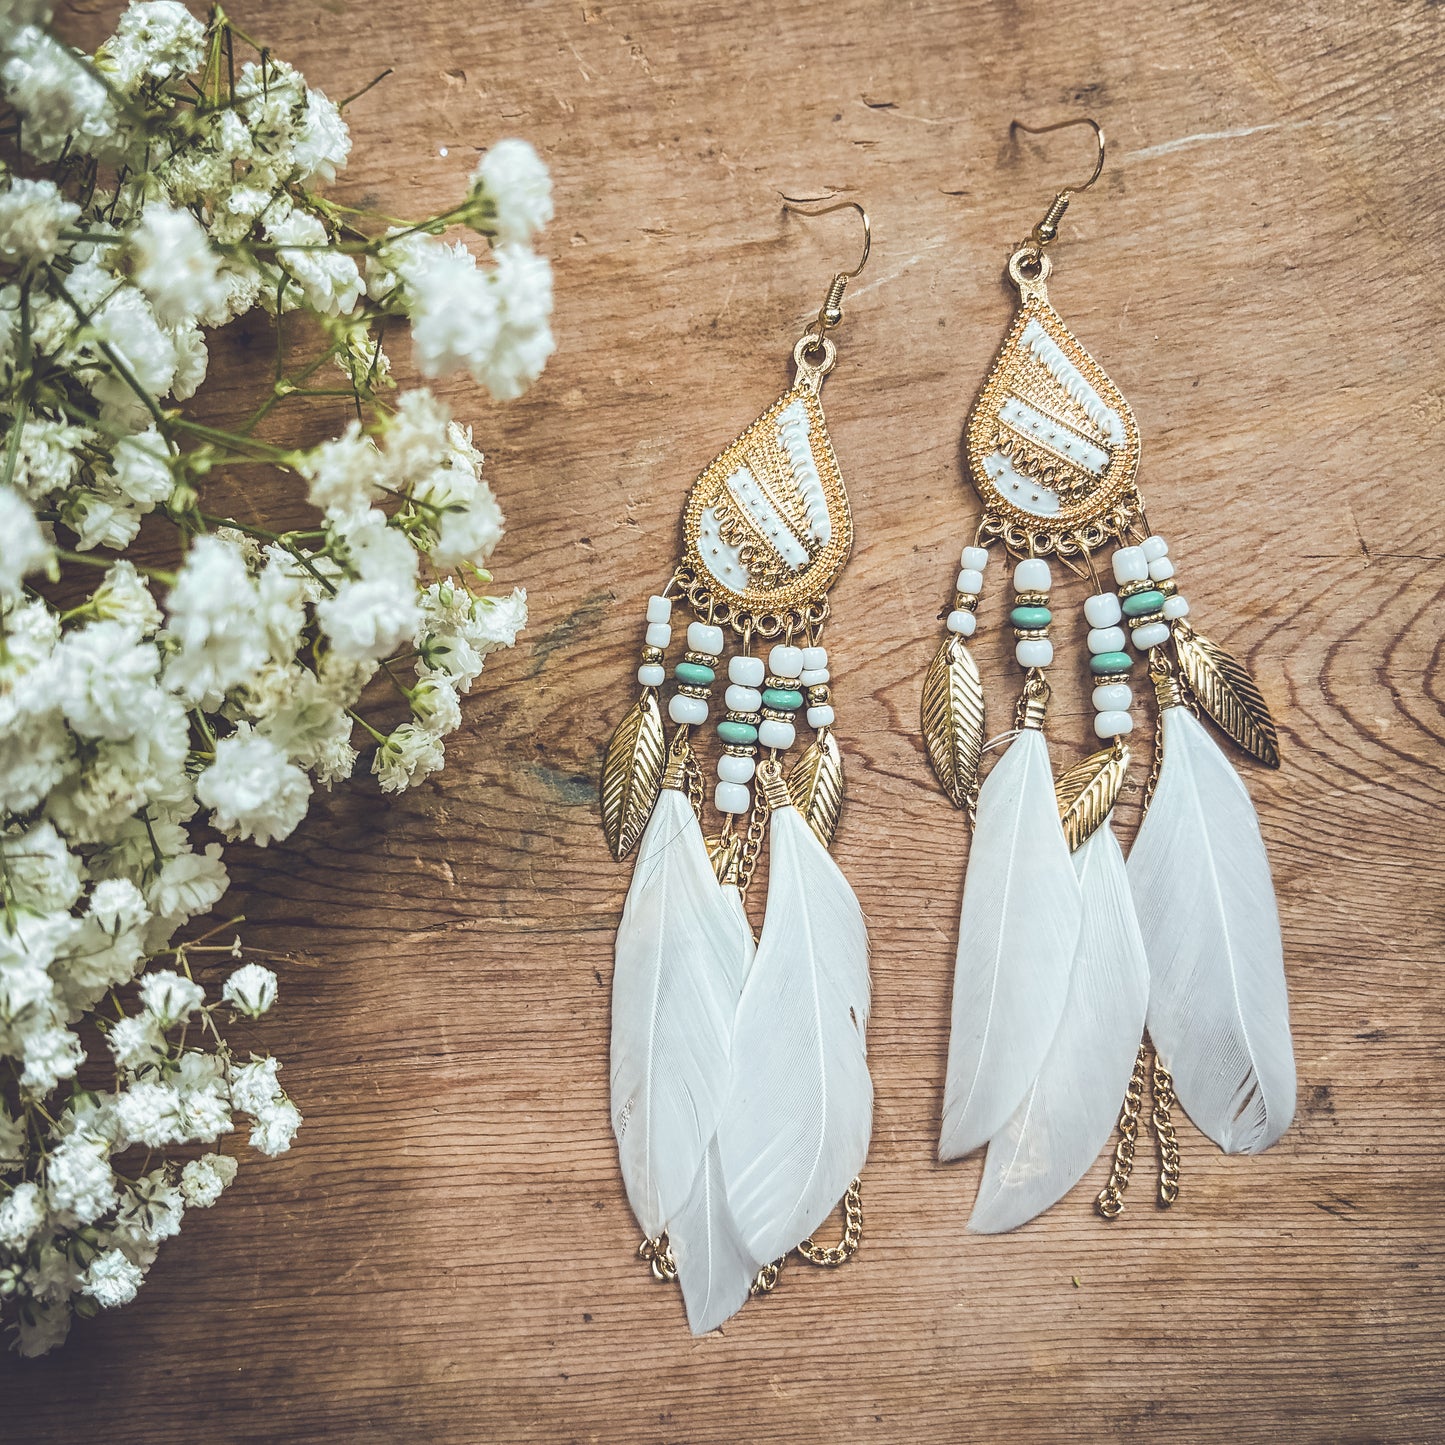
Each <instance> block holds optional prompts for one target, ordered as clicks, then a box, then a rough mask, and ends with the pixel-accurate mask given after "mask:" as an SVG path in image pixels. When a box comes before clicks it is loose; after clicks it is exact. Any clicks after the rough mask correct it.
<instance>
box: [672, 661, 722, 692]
mask: <svg viewBox="0 0 1445 1445" xmlns="http://www.w3.org/2000/svg"><path fill="white" fill-rule="evenodd" d="M672 675H673V676H674V677H675V678H676V679H677V680H678V681H679V682H688V683H692V684H693V686H695V687H707V686H708V685H709V684H710V683H711V682H712V680H713V679H714V678H715V677H716V676H717V673H715V672H714V671H713V670H712V668H710V667H706V666H704V665H703V664H702V663H700V662H679V663H678V665H677V666H676V667H675V668H673V670H672Z"/></svg>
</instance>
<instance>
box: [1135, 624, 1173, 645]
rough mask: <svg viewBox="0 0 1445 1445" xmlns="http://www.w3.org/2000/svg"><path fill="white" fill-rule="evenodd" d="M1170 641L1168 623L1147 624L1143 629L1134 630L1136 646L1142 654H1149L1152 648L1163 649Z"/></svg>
mask: <svg viewBox="0 0 1445 1445" xmlns="http://www.w3.org/2000/svg"><path fill="white" fill-rule="evenodd" d="M1168 641H1169V624H1168V623H1167V622H1146V623H1145V624H1144V625H1143V626H1142V627H1136V628H1135V629H1134V646H1135V647H1137V648H1138V649H1139V651H1140V652H1148V651H1149V649H1150V648H1151V647H1163V646H1164V644H1165V643H1166V642H1168Z"/></svg>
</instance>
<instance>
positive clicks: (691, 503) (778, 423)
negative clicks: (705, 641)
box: [677, 379, 853, 637]
mask: <svg viewBox="0 0 1445 1445" xmlns="http://www.w3.org/2000/svg"><path fill="white" fill-rule="evenodd" d="M683 530H684V535H685V538H686V550H685V552H684V554H683V560H682V563H681V565H680V567H679V568H678V573H677V580H678V583H679V585H680V586H681V587H682V588H683V589H684V590H685V591H686V592H687V594H688V596H689V597H690V599H691V601H692V603H693V606H694V607H695V608H697V609H698V612H699V615H702V616H711V617H712V618H713V620H714V621H716V622H718V623H729V624H731V625H732V626H733V627H734V628H736V629H737V630H738V631H739V632H742V631H744V630H748V631H751V632H752V633H754V634H756V635H758V636H761V637H769V636H775V635H777V634H778V633H779V632H781V631H784V630H788V629H791V628H801V627H806V626H808V625H810V624H812V623H816V622H817V621H819V620H821V616H822V612H821V611H818V609H822V608H825V607H826V600H825V599H826V596H827V593H828V589H829V588H830V587H831V586H832V585H833V582H834V581H835V579H836V578H837V576H838V574H839V573H840V572H841V571H842V570H843V565H844V563H846V562H847V560H848V554H849V552H850V551H851V550H852V547H853V517H852V513H851V512H850V510H849V507H848V494H847V492H846V491H845V490H844V488H843V477H842V473H841V472H840V471H839V470H838V460H837V458H836V457H835V456H834V455H833V443H832V442H831V440H829V437H828V429H827V426H826V424H825V422H824V420H823V407H822V404H821V403H820V402H819V400H818V390H817V385H816V382H815V381H812V380H810V379H802V380H800V382H799V384H798V385H796V386H794V387H793V388H792V389H791V390H789V391H786V392H784V393H783V395H782V396H780V397H779V398H778V400H777V401H775V402H774V403H773V404H772V406H770V407H769V408H768V409H767V411H765V412H764V413H763V414H762V416H760V417H759V418H758V419H757V421H755V422H754V423H753V424H752V425H751V426H750V427H749V428H748V429H747V430H746V431H745V432H744V433H743V434H742V435H741V436H740V437H738V439H737V440H736V441H734V442H733V443H732V444H731V445H730V446H729V447H727V448H726V449H725V450H724V451H723V452H722V453H721V454H720V455H719V456H718V457H717V458H716V460H714V461H713V462H712V463H711V464H710V465H709V466H708V467H707V468H706V469H705V470H704V471H703V473H702V475H701V476H700V477H698V479H697V481H696V482H694V483H693V486H692V490H691V491H690V492H689V493H688V498H687V508H686V510H685V512H684V514H683ZM815 611H816V612H817V615H816V616H814V615H812V614H813V613H814V612H815Z"/></svg>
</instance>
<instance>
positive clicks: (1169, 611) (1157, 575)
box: [1135, 534, 1189, 647]
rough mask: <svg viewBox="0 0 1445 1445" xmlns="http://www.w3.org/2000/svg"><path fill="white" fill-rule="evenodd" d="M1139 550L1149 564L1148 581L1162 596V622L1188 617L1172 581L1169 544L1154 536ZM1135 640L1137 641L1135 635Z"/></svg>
mask: <svg viewBox="0 0 1445 1445" xmlns="http://www.w3.org/2000/svg"><path fill="white" fill-rule="evenodd" d="M1139 550H1140V551H1141V552H1143V554H1144V559H1145V561H1146V562H1148V564H1149V580H1150V581H1151V582H1153V583H1154V584H1155V585H1156V586H1157V587H1158V589H1159V591H1160V592H1162V593H1163V594H1164V606H1163V607H1162V608H1160V611H1161V612H1162V614H1163V618H1164V621H1165V622H1176V621H1178V620H1179V619H1180V618H1181V617H1188V616H1189V603H1188V601H1187V600H1186V599H1185V597H1184V596H1183V594H1182V593H1181V592H1180V591H1179V584H1178V583H1177V582H1176V581H1175V580H1174V563H1173V562H1172V561H1170V560H1169V543H1168V542H1166V541H1165V540H1164V538H1163V537H1160V536H1158V535H1157V534H1156V535H1153V536H1149V537H1145V539H1144V541H1143V543H1142V544H1141V545H1140V549H1139ZM1135 640H1136V641H1138V634H1137V633H1135ZM1140 645H1141V646H1146V647H1154V646H1158V644H1157V643H1141V644H1140Z"/></svg>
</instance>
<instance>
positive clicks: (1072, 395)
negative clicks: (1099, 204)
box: [965, 247, 1140, 556]
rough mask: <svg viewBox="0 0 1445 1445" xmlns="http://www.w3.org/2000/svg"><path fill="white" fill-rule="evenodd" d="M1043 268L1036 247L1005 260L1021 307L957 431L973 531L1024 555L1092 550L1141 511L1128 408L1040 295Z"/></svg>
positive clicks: (1134, 428) (1046, 265)
mask: <svg viewBox="0 0 1445 1445" xmlns="http://www.w3.org/2000/svg"><path fill="white" fill-rule="evenodd" d="M1050 269H1051V266H1050V262H1049V258H1048V256H1047V255H1045V254H1042V253H1040V252H1039V250H1038V249H1037V248H1033V247H1026V248H1024V249H1023V250H1020V251H1018V252H1016V253H1015V254H1014V256H1013V257H1012V258H1011V259H1010V261H1009V275H1010V276H1011V277H1012V278H1013V280H1014V283H1015V284H1016V285H1017V286H1018V288H1019V296H1020V305H1019V309H1018V312H1017V314H1016V315H1015V316H1014V320H1013V325H1012V326H1010V328H1009V332H1008V335H1007V336H1006V337H1005V338H1004V343H1003V345H1002V346H1001V347H1000V348H999V352H998V355H997V356H996V357H995V358H994V363H993V366H992V368H991V369H990V370H989V374H988V378H987V380H986V381H985V382H984V385H983V390H982V391H981V392H980V393H979V396H978V400H977V401H976V402H975V403H974V405H973V410H972V411H971V412H970V413H969V418H968V426H967V431H966V433H965V438H966V447H967V452H968V464H969V471H970V473H971V475H972V479H973V485H974V488H975V490H976V491H977V492H978V494H979V497H980V498H981V499H982V501H983V504H984V519H983V524H982V527H981V529H980V537H981V539H982V538H984V537H990V536H992V537H1001V538H1003V540H1004V541H1005V543H1006V544H1007V545H1008V546H1009V548H1011V549H1012V550H1013V551H1015V552H1017V553H1019V554H1021V555H1024V556H1028V555H1031V554H1032V555H1034V556H1047V555H1048V554H1049V553H1053V552H1057V553H1060V554H1062V555H1064V556H1070V555H1077V554H1078V553H1079V552H1080V551H1081V550H1082V549H1093V548H1096V547H1099V546H1101V545H1102V544H1103V543H1104V542H1106V541H1108V540H1109V539H1110V538H1111V537H1118V536H1119V535H1120V534H1121V532H1122V531H1123V529H1124V528H1125V527H1126V526H1127V525H1128V524H1129V523H1130V522H1131V521H1132V520H1133V519H1134V518H1135V517H1137V516H1138V515H1139V511H1140V502H1139V493H1138V491H1137V490H1136V487H1135V474H1136V472H1137V471H1138V467H1139V428H1138V425H1137V423H1136V422H1135V420H1134V413H1133V412H1132V411H1131V410H1130V408H1129V403H1128V402H1127V401H1125V400H1124V396H1123V393H1122V392H1120V390H1119V388H1118V387H1117V386H1115V385H1114V383H1113V382H1112V381H1110V379H1109V377H1108V376H1107V375H1106V373H1105V372H1104V369H1103V367H1101V366H1100V365H1099V363H1098V362H1097V361H1095V360H1094V358H1093V357H1092V356H1090V355H1089V353H1088V352H1087V351H1085V350H1084V348H1083V346H1081V345H1080V344H1079V341H1078V340H1077V338H1076V337H1075V336H1074V334H1073V332H1071V331H1070V330H1069V328H1068V327H1067V326H1065V325H1064V322H1063V318H1062V317H1060V315H1059V313H1058V312H1057V311H1055V310H1054V308H1053V307H1052V306H1051V305H1050V304H1049V297H1048V290H1047V288H1046V285H1045V283H1046V282H1047V280H1048V276H1049V272H1050Z"/></svg>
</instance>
